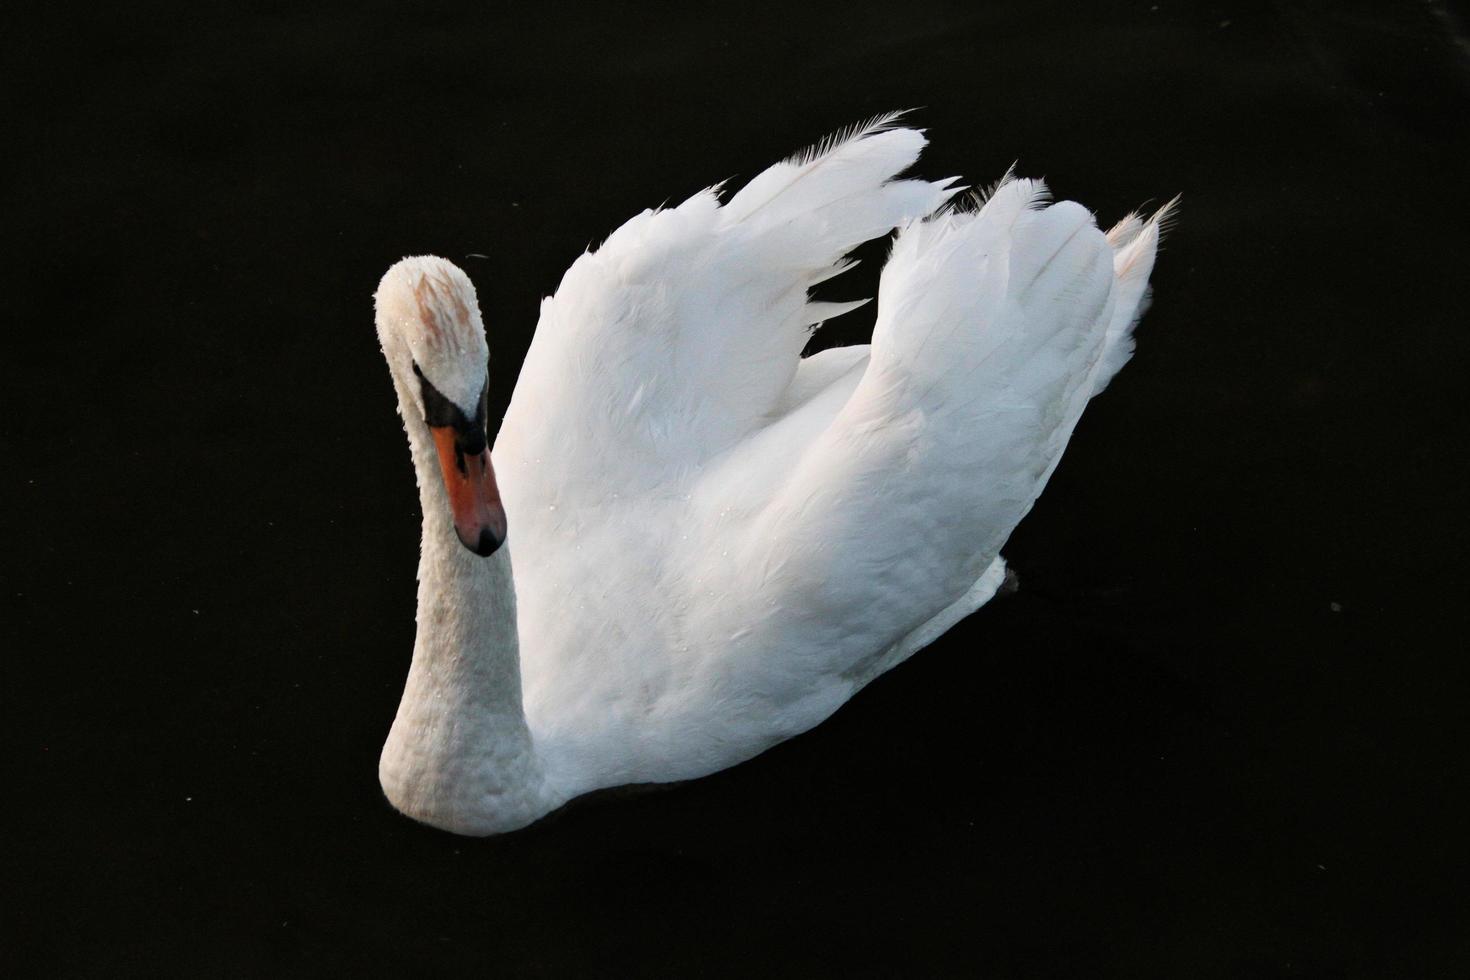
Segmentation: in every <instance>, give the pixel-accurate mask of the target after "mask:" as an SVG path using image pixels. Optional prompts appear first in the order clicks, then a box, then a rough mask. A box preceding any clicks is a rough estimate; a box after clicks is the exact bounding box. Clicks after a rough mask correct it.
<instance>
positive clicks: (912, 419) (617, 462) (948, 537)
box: [378, 120, 1159, 834]
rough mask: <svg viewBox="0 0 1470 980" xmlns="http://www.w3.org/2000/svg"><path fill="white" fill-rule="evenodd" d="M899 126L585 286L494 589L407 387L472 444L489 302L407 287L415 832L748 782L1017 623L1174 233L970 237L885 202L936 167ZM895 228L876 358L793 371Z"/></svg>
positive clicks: (982, 231) (404, 401)
mask: <svg viewBox="0 0 1470 980" xmlns="http://www.w3.org/2000/svg"><path fill="white" fill-rule="evenodd" d="M889 122H890V120H883V121H882V122H881V123H880V124H877V125H872V126H869V127H867V128H866V129H864V130H862V131H860V132H859V133H857V134H855V135H853V136H851V137H850V138H848V139H847V140H845V141H842V142H838V143H836V144H835V145H832V146H829V147H828V148H826V149H825V150H822V151H818V152H816V153H814V154H811V155H809V156H808V157H806V158H802V159H798V160H794V161H788V162H786V163H783V164H778V165H777V166H776V167H773V168H772V169H771V170H768V171H766V172H765V173H763V174H762V175H760V176H759V177H757V178H756V179H755V180H753V181H752V182H751V183H750V184H749V185H747V186H746V187H745V188H744V189H743V190H742V191H740V193H738V194H736V195H735V196H734V197H733V198H732V199H730V200H729V201H728V202H727V203H725V204H724V205H723V206H721V204H720V202H719V199H718V196H717V193H716V192H715V191H714V190H709V191H705V192H702V193H700V194H697V195H695V196H694V197H693V198H691V199H689V200H688V201H686V202H684V203H683V204H682V205H680V206H678V207H676V208H673V209H671V210H665V211H647V212H644V213H643V214H641V215H639V216H638V217H636V218H634V219H633V220H631V221H629V222H628V223H627V224H625V225H624V226H623V227H622V228H620V229H618V231H616V232H615V233H614V234H613V235H612V236H611V237H610V238H609V239H608V240H607V241H606V242H605V243H604V244H603V246H602V247H601V248H599V249H598V250H597V251H595V252H591V253H588V254H584V255H583V256H581V257H580V258H579V259H578V260H577V261H576V262H575V263H574V264H573V265H572V267H571V269H570V270H568V272H567V274H566V276H565V278H564V279H563V280H562V284H561V286H560V288H559V289H558V291H557V293H556V295H555V296H554V297H552V298H550V299H548V300H546V301H545V303H544V304H543V306H542V311H541V320H540V323H539V325H538V327H537V330H536V334H535V338H534V340H533V341H532V344H531V348H530V351H529V352H528V354H527V356H526V361H525V364H524V366H523V368H522V371H521V375H520V379H519V382H518V383H517V386H516V390H515V393H514V396H513V398H512V400H511V404H510V407H509V410H508V412H507V414H506V417H505V420H504V423H503V425H502V426H501V428H500V432H499V436H498V438H497V441H496V443H495V448H494V454H493V455H494V470H493V473H491V474H490V479H491V483H490V484H489V486H490V487H491V489H493V478H494V476H496V475H498V478H499V482H500V490H501V493H502V494H503V509H504V514H505V515H506V516H507V517H508V523H509V528H510V531H509V543H508V546H507V547H503V548H500V549H499V550H498V551H495V552H494V553H493V554H491V555H489V557H481V556H480V555H478V554H475V553H473V552H472V551H471V550H469V548H466V547H465V546H464V545H463V544H462V543H461V542H462V541H464V542H466V543H468V544H470V546H471V547H474V546H475V545H474V542H475V541H476V540H480V541H481V543H484V542H485V541H490V538H489V537H486V538H481V539H477V538H476V537H475V536H476V535H477V534H480V533H481V532H480V531H478V530H475V529H473V528H471V529H470V530H469V531H467V530H466V527H465V522H466V521H467V520H469V521H470V523H471V524H473V521H472V520H470V519H469V518H466V519H464V520H461V519H460V518H461V517H462V503H463V500H464V499H469V498H464V497H455V496H454V494H455V493H457V492H458V493H465V492H467V491H462V490H461V491H456V490H451V491H450V492H449V494H448V495H446V489H445V488H446V482H445V481H446V480H447V481H449V482H450V483H451V484H454V483H455V481H456V480H459V479H461V478H459V477H455V476H454V475H453V473H452V472H451V470H450V469H449V468H448V467H450V466H451V464H450V463H449V462H443V466H444V467H445V470H444V472H445V477H444V479H443V480H441V479H440V474H439V473H438V472H437V471H436V462H435V445H434V439H438V438H439V436H440V435H441V434H442V433H443V432H444V431H447V430H445V429H444V428H443V427H442V426H441V428H439V429H436V430H434V432H435V436H434V439H431V438H430V428H429V426H428V425H427V424H425V422H424V421H423V420H424V419H425V412H426V411H427V412H429V413H430V414H431V415H432V406H430V407H429V408H426V405H425V400H424V399H425V397H426V396H425V394H424V391H423V390H421V385H420V382H419V379H418V378H416V377H415V374H414V367H415V366H416V367H417V368H418V369H419V371H420V374H421V377H422V379H423V381H422V385H426V386H428V387H429V389H430V390H431V391H432V392H433V393H434V395H430V396H427V397H430V398H431V399H432V398H433V397H434V396H435V395H437V396H440V397H442V398H445V399H448V401H449V402H452V403H453V404H454V405H455V406H458V409H459V410H460V411H462V412H463V413H464V416H465V417H468V416H470V415H471V414H473V411H474V406H475V403H476V400H477V398H478V397H479V395H480V393H481V389H482V387H483V384H484V378H485V343H484V339H483V329H482V328H481V326H480V323H479V314H478V310H477V309H476V308H475V300H474V293H473V289H472V287H471V286H470V284H469V282H468V280H467V279H466V278H465V277H464V276H463V274H462V273H460V272H459V270H457V269H455V268H454V267H453V266H452V265H450V264H449V263H447V262H443V261H442V260H435V259H408V260H405V261H404V262H402V263H400V264H399V265H397V266H395V267H394V268H393V269H392V270H390V272H389V273H388V275H387V276H385V277H384V280H383V285H382V286H381V287H380V289H379V293H378V326H379V334H380V336H381V338H382V341H383V347H384V352H385V354H386V356H387V357H388V360H389V363H390V365H391V367H392V369H393V374H394V379H395V382H396V384H397V387H398V393H399V402H400V411H401V412H402V414H403V416H404V420H405V426H406V428H407V430H408V433H409V438H410V442H411V444H412V447H413V452H414V459H415V463H416V466H417V468H418V478H419V486H420V494H421V502H422V505H423V511H424V538H423V552H422V562H421V565H420V569H419V575H420V588H419V616H418V623H419V629H418V638H417V643H416V646H415V650H414V659H413V665H412V667H411V670H410V674H409V680H408V684H407V688H406V690H405V692H404V697H403V701H402V704H401V706H400V708H399V713H398V717H397V719H396V721H395V723H394V726H393V730H392V732H391V734H390V736H389V739H388V742H387V745H386V746H385V748H384V752H383V757H382V765H381V777H382V781H383V786H384V788H385V790H386V792H387V794H388V797H389V799H390V800H391V801H392V802H393V803H394V805H395V806H397V807H398V808H399V809H401V810H402V811H403V812H405V813H407V814H408V815H410V816H412V817H415V818H416V819H419V820H423V821H425V822H428V823H431V824H434V825H436V826H440V827H444V828H446V829H449V830H453V831H457V832H461V833H474V834H487V833H496V832H500V831H506V830H513V829H515V828H517V827H520V826H523V825H525V824H527V823H529V822H531V821H532V820H534V819H536V818H537V817H539V816H541V815H543V814H545V813H547V812H549V811H550V810H552V809H554V808H555V807H557V806H559V805H560V804H562V803H563V802H565V801H567V800H569V799H571V798H572V797H574V796H577V795H580V794H582V793H586V792H589V791H591V790H595V789H598V788H602V787H608V786H616V785H622V784H628V783H641V782H666V781H672V780H680V779H688V778H692V777H696V776H701V775H704V774H706V773H710V772H713V771H715V770H718V769H721V768H724V767H727V766H730V765H734V764H735V763H738V762H740V761H742V760H744V759H748V758H750V757H752V756H754V755H756V754H757V753H759V752H761V751H762V750H764V749H765V748H767V747H769V746H770V745H772V744H774V743H776V742H778V741H781V740H782V739H785V738H788V737H790V736H792V735H795V734H797V733H799V732H802V731H805V730H806V729H808V728H810V727H812V726H813V725H816V724H817V723H819V722H821V721H822V720H823V719H825V718H826V717H827V716H828V715H830V714H831V713H832V712H833V711H834V710H836V709H837V707H838V706H840V705H841V704H842V703H843V702H844V701H846V700H847V699H848V698H850V697H851V696H852V695H853V693H854V692H856V691H857V690H858V689H859V688H861V687H862V686H863V685H864V684H866V683H867V682H868V681H870V680H872V679H873V678H874V677H876V676H877V675H878V674H880V673H882V672H883V671H885V670H887V669H889V668H890V667H892V666H894V665H895V664H897V663H899V662H901V661H902V660H903V659H904V658H906V657H907V656H909V655H910V654H912V653H913V652H914V651H915V650H917V649H918V648H920V647H922V646H924V645H925V644H927V643H929V642H930V641H932V640H933V639H934V638H935V637H936V636H938V635H939V634H940V633H942V632H943V631H944V630H946V629H948V628H949V627H950V626H951V625H953V624H954V623H955V622H956V621H958V620H959V619H960V618H961V617H963V616H964V615H966V614H967V613H969V612H971V611H972V610H974V609H975V608H977V607H979V606H980V605H981V604H983V603H984V602H985V601H986V600H987V599H989V598H990V597H991V595H992V594H994V592H995V590H996V588H997V586H999V584H1000V583H1001V580H1002V578H1003V575H1004V565H1003V563H1002V561H1001V559H1000V548H1001V545H1002V544H1003V543H1004V542H1005V540H1006V538H1007V537H1008V536H1009V534H1010V533H1011V530H1012V529H1013V528H1014V527H1015V526H1016V524H1017V522H1018V521H1020V519H1021V518H1022V516H1024V515H1025V513H1026V512H1027V510H1028V509H1029V508H1030V506H1031V504H1032V502H1033V501H1034V500H1035V499H1036V497H1037V496H1038V494H1039V493H1040V492H1041V489H1042V487H1043V485H1044V484H1045V482H1046V480H1047V478H1048V476H1049V475H1050V474H1051V471H1052V469H1053V468H1054V467H1055V466H1056V463H1057V461H1058V459H1059V458H1060V455H1061V452H1062V449H1063V447H1064V446H1065V445H1066V442H1067V440H1068V438H1069V437H1070V435H1071V433H1072V429H1073V427H1074V425H1075V424H1076V422H1077V420H1078V418H1079V416H1080V415H1081V413H1082V410H1083V408H1084V406H1085V405H1086V403H1087V401H1088V399H1089V398H1090V397H1091V396H1092V395H1094V394H1096V393H1097V392H1098V391H1100V390H1101V389H1102V387H1103V386H1104V385H1105V384H1106V383H1107V381H1108V380H1109V379H1110V378H1111V377H1112V375H1113V374H1114V373H1116V372H1117V370H1118V369H1119V368H1120V367H1121V366H1122V364H1123V363H1124V362H1125V361H1126V360H1127V358H1128V356H1129V353H1130V352H1131V349H1132V341H1131V337H1130V333H1131V330H1132V327H1133V324H1134V322H1135V321H1136V319H1137V317H1138V315H1139V308H1140V305H1141V303H1142V302H1143V299H1144V295H1145V292H1146V288H1147V281H1148V275H1149V272H1150V271H1151V269H1152V266H1153V260H1154V254H1155V250H1156V247H1157V243H1158V237H1159V220H1158V216H1155V218H1154V219H1152V220H1150V221H1141V220H1139V219H1137V218H1134V217H1130V218H1128V219H1125V221H1124V222H1123V223H1122V224H1120V225H1119V226H1118V227H1117V228H1115V229H1114V230H1113V232H1111V233H1110V235H1109V236H1104V235H1103V234H1102V232H1100V231H1098V230H1097V228H1096V227H1095V225H1094V223H1093V220H1092V216H1091V215H1090V214H1089V213H1088V212H1087V211H1085V210H1084V209H1083V208H1082V207H1080V206H1079V205H1076V204H1073V203H1070V202H1068V203H1062V204H1057V205H1054V206H1052V207H1049V208H1042V207H1041V206H1040V205H1041V203H1042V200H1043V197H1044V194H1045V189H1044V188H1043V187H1042V186H1041V185H1040V184H1039V183H1037V182H1032V181H1025V180H1009V179H1008V180H1007V181H1005V182H1003V183H1002V184H1001V185H1000V186H999V187H998V188H997V189H996V190H995V191H994V192H993V193H992V194H991V196H990V198H989V200H988V201H987V202H986V203H985V204H984V205H983V207H981V208H980V209H979V210H978V211H959V210H948V209H944V208H943V205H945V203H946V201H947V200H948V199H949V198H950V197H951V195H952V194H953V193H954V190H952V189H950V186H949V185H950V184H951V183H952V181H945V182H941V183H927V182H923V181H913V180H906V181H893V180H892V179H891V178H892V177H893V175H894V174H896V173H898V172H899V171H901V170H903V169H905V168H907V167H908V166H909V165H911V164H912V163H913V162H914V160H915V159H916V158H917V157H918V154H919V151H920V150H921V148H922V147H923V145H924V139H923V137H922V136H921V134H920V133H918V132H916V131H913V130H905V129H888V128H886V125H887V123H889ZM936 212H939V213H936ZM926 216H927V220H919V219H925V218H926ZM895 227H899V228H901V229H902V231H901V233H900V235H899V237H898V239H897V242H896V243H895V245H894V249H893V254H892V256H891V258H890V260H889V262H888V264H887V266H886V267H885V269H884V270H883V276H882V284H881V288H880V291H879V298H878V301H879V308H878V317H877V324H876V326H875V328H874V334H873V343H872V345H871V347H869V346H862V347H848V348H838V349H832V350H827V351H824V352H822V353H820V354H816V355H814V356H812V357H808V358H805V359H803V358H801V356H800V354H801V350H802V347H803V345H804V344H805V343H806V340H807V337H808V335H809V333H810V329H811V327H812V325H813V324H815V323H818V322H820V321H822V320H824V319H827V318H829V317H831V316H834V315H837V314H838V313H840V312H845V308H846V307H845V306H844V307H841V308H834V307H833V306H831V305H829V304H821V303H812V302H808V299H807V290H808V289H809V287H811V286H812V285H814V284H815V283H817V282H820V281H822V280H823V279H826V278H828V277H830V276H832V275H834V274H836V273H837V272H840V271H841V270H842V269H843V268H844V266H843V264H842V263H843V256H844V255H845V254H846V253H847V252H848V251H849V250H850V249H852V248H853V247H855V246H856V245H858V244H860V243H862V242H864V241H867V240H869V239H872V238H875V237H878V236H881V235H884V234H886V233H888V232H889V231H890V230H891V229H893V228H895ZM439 449H440V452H441V454H442V453H444V452H447V450H445V449H444V444H443V443H440V444H439ZM451 455H452V454H451ZM462 455H463V454H462ZM447 458H448V457H443V459H447ZM474 458H475V457H474V456H473V452H472V453H471V456H470V459H471V463H473V462H474ZM441 461H442V460H441ZM485 466H486V470H487V472H489V464H488V462H487V463H486V464H485ZM458 472H459V473H460V474H465V473H466V470H465V469H464V465H463V459H461V461H460V469H459V471H458ZM470 472H471V476H473V468H472V470H471V471H470ZM487 492H488V491H487ZM477 499H478V498H477ZM484 499H485V500H490V501H491V502H490V503H489V504H486V505H485V507H488V508H489V510H485V509H484V508H482V509H481V513H482V516H483V514H485V513H496V514H498V511H496V510H495V508H496V507H497V506H498V504H496V503H495V502H494V501H493V500H491V498H490V497H485V498H484ZM451 505H452V506H451ZM464 506H468V505H464ZM451 512H452V513H451ZM456 532H458V533H456ZM484 533H486V534H489V532H484ZM498 533H499V532H498V531H497V532H496V535H493V537H495V538H496V540H498ZM493 546H494V542H493V541H491V543H490V544H489V545H488V546H487V547H493ZM482 550H483V549H482ZM512 551H513V553H514V559H513V561H512V558H511V553H512ZM512 567H513V569H514V571H513V573H512ZM512 580H513V583H514V587H513V588H512ZM517 641H519V642H517Z"/></svg>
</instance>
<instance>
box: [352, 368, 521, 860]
mask: <svg viewBox="0 0 1470 980" xmlns="http://www.w3.org/2000/svg"><path fill="white" fill-rule="evenodd" d="M399 395H400V404H402V405H404V406H405V411H404V421H405V427H406V428H407V430H408V436H409V443H410V446H411V448H412V450H413V461H414V468H415V470H416V471H417V473H418V484H419V502H420V505H421V506H422V508H423V515H424V517H423V540H422V544H421V553H420V559H419V576H418V577H419V593H418V616H417V620H418V634H417V637H416V638H415V641H414V649H413V663H412V666H410V668H409V672H408V681H407V683H406V684H405V686H404V690H403V700H402V701H401V702H400V703H399V706H398V715H397V717H396V718H395V719H394V721H393V728H392V731H390V732H389V735H388V741H387V743H386V744H385V745H384V746H383V755H382V758H381V761H380V763H379V778H380V780H381V782H382V784H383V790H384V792H385V793H386V794H387V796H388V799H389V800H390V801H391V802H392V803H393V805H394V806H396V807H397V808H398V809H399V810H401V811H403V812H404V813H406V814H407V815H409V816H411V817H413V818H414V819H416V820H420V821H423V822H424V823H428V824H432V825H434V826H437V827H442V828H444V829H446V830H452V831H455V832H457V833H468V834H490V833H500V832H502V831H506V830H513V829H515V828H516V827H519V826H523V825H525V824H527V823H530V822H531V821H532V820H534V819H536V818H537V817H539V816H541V815H543V814H544V813H545V812H546V811H547V809H548V808H549V807H548V806H547V803H546V801H545V796H544V779H543V776H542V772H541V767H540V763H539V760H538V758H537V756H536V752H535V746H534V744H533V742H532V739H531V733H530V730H529V729H528V728H527V726H526V716H525V711H524V709H523V707H522V702H521V670H520V647H519V643H518V640H517V634H516V600H515V583H514V581H513V579H512V577H511V559H510V549H509V545H508V544H507V545H504V546H502V547H501V548H500V549H499V550H498V551H496V552H495V553H494V554H492V555H490V556H489V557H488V558H482V557H480V556H478V555H475V554H473V553H471V552H470V551H469V550H468V549H466V548H465V547H464V546H463V545H461V544H460V542H459V540H458V538H457V537H456V535H455V532H454V527H453V524H452V522H451V519H450V509H449V501H448V499H447V495H446V493H445V491H444V486H443V482H442V479H441V477H440V475H439V473H438V464H437V459H436V455H435V450H434V448H433V444H432V441H431V439H430V437H429V434H428V431H427V429H426V427H425V426H423V425H422V424H421V423H418V420H417V419H416V418H415V416H414V415H413V414H412V412H411V410H410V409H407V408H406V406H409V405H412V404H413V403H412V401H411V400H409V399H406V398H404V397H403V392H402V391H401V390H400V392H399Z"/></svg>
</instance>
